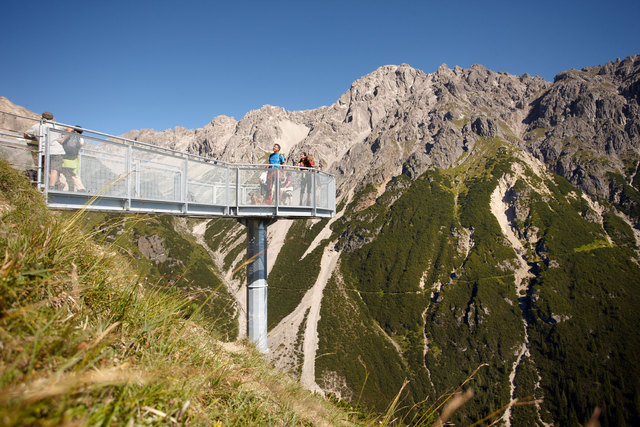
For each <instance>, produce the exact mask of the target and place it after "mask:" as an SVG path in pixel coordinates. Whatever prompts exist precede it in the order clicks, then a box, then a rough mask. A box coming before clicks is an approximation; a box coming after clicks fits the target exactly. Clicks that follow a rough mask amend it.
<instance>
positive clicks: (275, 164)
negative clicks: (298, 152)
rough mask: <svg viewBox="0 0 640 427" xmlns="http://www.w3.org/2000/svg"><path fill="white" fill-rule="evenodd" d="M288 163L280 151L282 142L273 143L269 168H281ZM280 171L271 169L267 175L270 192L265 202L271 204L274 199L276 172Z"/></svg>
mask: <svg viewBox="0 0 640 427" xmlns="http://www.w3.org/2000/svg"><path fill="white" fill-rule="evenodd" d="M285 163H286V159H285V157H284V155H283V154H282V153H281V152H280V144H273V153H271V154H270V155H269V168H273V169H280V168H282V165H284V164H285ZM278 172H279V171H274V170H272V171H269V173H268V175H267V186H268V194H267V197H266V199H265V202H266V203H267V204H268V205H270V204H271V203H272V202H273V200H272V197H273V186H274V184H275V177H276V173H278Z"/></svg>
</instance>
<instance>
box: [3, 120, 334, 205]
mask: <svg viewBox="0 0 640 427" xmlns="http://www.w3.org/2000/svg"><path fill="white" fill-rule="evenodd" d="M3 114H4V115H10V116H12V117H14V118H16V119H17V118H19V119H20V120H22V121H23V123H22V125H23V127H26V126H25V124H24V121H31V123H34V124H36V123H39V124H40V127H39V129H40V131H39V132H38V136H39V138H38V139H39V141H38V142H39V146H38V147H39V148H37V147H33V146H29V145H28V144H27V140H25V139H24V138H22V134H21V133H20V132H18V131H17V130H16V129H7V128H4V129H0V146H5V145H6V146H9V145H10V144H9V143H10V142H11V141H13V143H15V144H18V146H20V147H21V148H22V149H23V151H25V152H27V153H28V152H29V150H32V151H35V155H33V156H28V157H29V158H31V164H30V165H28V166H25V169H28V168H32V169H33V168H35V169H36V170H37V171H40V174H38V178H37V180H38V182H39V188H40V189H41V190H42V191H43V193H44V194H45V196H46V200H47V204H48V205H49V206H50V207H52V208H58V209H78V208H84V207H86V208H88V209H92V210H104V211H131V212H167V213H173V214H180V215H189V216H209V215H218V216H233V217H255V216H280V217H291V218H296V217H331V216H334V215H335V178H334V176H333V175H331V174H328V173H326V172H323V171H320V170H317V169H308V168H299V167H294V166H283V167H282V168H272V167H269V165H262V164H259V165H255V164H232V163H227V162H223V161H218V160H214V159H211V158H207V157H203V156H199V155H195V154H190V153H185V152H181V151H177V150H173V149H170V148H165V147H159V146H155V145H152V144H148V143H144V142H140V141H134V140H131V139H127V138H123V137H119V136H114V135H109V134H106V133H102V132H97V131H93V130H89V129H80V130H82V134H81V135H78V134H77V133H75V132H73V131H72V130H71V129H73V128H74V126H70V125H66V124H63V123H57V122H50V121H44V120H43V121H38V120H37V119H33V118H28V117H23V116H19V115H15V114H11V113H4V112H0V119H1V118H2V115H3ZM14 121H15V120H14ZM6 122H7V120H4V121H3V122H1V123H6ZM0 127H2V126H0ZM14 127H15V126H14ZM71 138H80V141H81V143H82V144H81V148H80V150H79V151H78V152H77V153H65V152H64V151H60V150H61V149H63V148H64V146H65V144H66V142H65V141H69V140H70V139H71ZM5 143H6V144H5ZM36 148H37V151H36ZM56 150H58V151H56ZM2 153H3V152H2V151H0V154H2ZM60 153H65V154H60ZM23 157H24V156H23ZM24 159H26V157H25V158H24ZM27 163H28V162H27ZM60 163H62V164H60ZM55 174H57V175H58V176H59V177H58V179H57V180H55V182H54V181H53V180H52V177H54V176H55ZM45 177H46V178H47V179H44V178H45Z"/></svg>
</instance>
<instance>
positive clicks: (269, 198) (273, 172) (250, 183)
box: [238, 166, 279, 206]
mask: <svg viewBox="0 0 640 427" xmlns="http://www.w3.org/2000/svg"><path fill="white" fill-rule="evenodd" d="M278 172H279V169H275V168H271V169H269V168H265V167H264V166H255V167H252V166H247V167H239V168H238V180H239V181H238V196H239V197H240V199H239V201H238V205H240V206H274V205H275V203H276V198H277V195H276V191H277V183H276V180H277V178H278Z"/></svg>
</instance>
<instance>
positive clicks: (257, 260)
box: [242, 218, 272, 353]
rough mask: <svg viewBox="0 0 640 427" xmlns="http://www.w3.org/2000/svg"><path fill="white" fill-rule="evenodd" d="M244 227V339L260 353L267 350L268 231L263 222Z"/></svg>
mask: <svg viewBox="0 0 640 427" xmlns="http://www.w3.org/2000/svg"><path fill="white" fill-rule="evenodd" d="M242 223H243V224H244V225H245V226H246V227H247V261H248V264H247V336H248V337H249V341H251V342H252V343H254V344H255V345H256V348H257V349H258V350H259V351H260V352H262V353H268V352H269V347H268V346H267V227H268V226H269V224H271V223H272V220H271V219H266V218H247V219H244V220H242Z"/></svg>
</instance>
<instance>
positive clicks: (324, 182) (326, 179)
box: [315, 173, 333, 209]
mask: <svg viewBox="0 0 640 427" xmlns="http://www.w3.org/2000/svg"><path fill="white" fill-rule="evenodd" d="M315 178H316V207H318V208H321V209H330V206H331V205H330V199H331V197H330V194H331V188H332V187H331V181H333V179H332V177H330V176H327V175H323V174H319V173H318V174H315Z"/></svg>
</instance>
